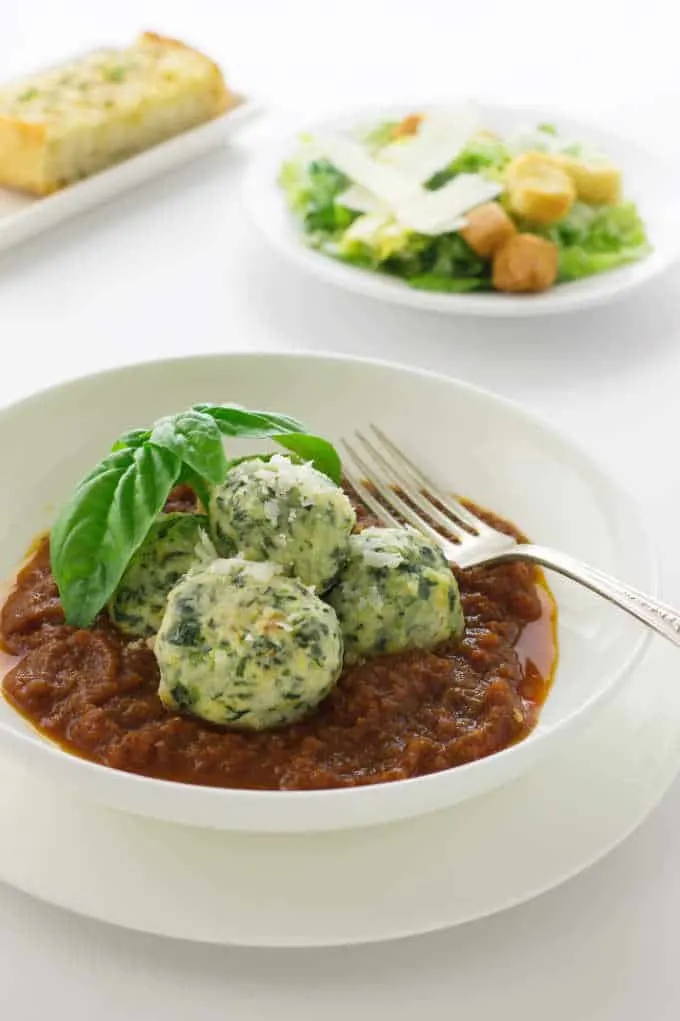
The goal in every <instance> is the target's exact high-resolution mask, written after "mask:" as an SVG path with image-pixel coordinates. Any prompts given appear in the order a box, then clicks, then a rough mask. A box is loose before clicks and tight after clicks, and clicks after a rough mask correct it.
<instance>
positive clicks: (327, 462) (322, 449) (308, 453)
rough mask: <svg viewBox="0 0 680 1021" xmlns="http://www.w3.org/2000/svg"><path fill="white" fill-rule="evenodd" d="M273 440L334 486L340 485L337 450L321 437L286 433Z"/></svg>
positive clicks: (339, 463) (339, 464)
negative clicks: (310, 464) (326, 478)
mask: <svg viewBox="0 0 680 1021" xmlns="http://www.w3.org/2000/svg"><path fill="white" fill-rule="evenodd" d="M274 439H275V440H276V442H277V443H280V444H281V446H282V447H285V448H286V450H291V451H292V452H293V453H294V454H297V456H298V457H299V458H301V459H302V460H303V461H311V462H312V464H313V465H314V467H315V468H316V469H317V470H318V471H320V472H322V473H323V474H324V475H327V476H328V478H329V479H331V481H332V482H335V484H336V485H338V486H339V485H340V483H341V481H342V462H341V461H340V455H339V454H338V452H337V450H336V449H335V447H334V446H333V444H332V443H329V442H328V440H324V439H322V438H321V436H312V435H311V433H288V434H287V435H283V436H275V437H274Z"/></svg>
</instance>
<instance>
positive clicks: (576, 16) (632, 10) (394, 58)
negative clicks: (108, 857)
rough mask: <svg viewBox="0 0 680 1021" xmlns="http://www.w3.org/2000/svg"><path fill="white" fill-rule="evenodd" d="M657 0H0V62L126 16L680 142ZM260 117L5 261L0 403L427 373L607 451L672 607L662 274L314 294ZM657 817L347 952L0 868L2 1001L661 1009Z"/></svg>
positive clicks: (671, 470) (320, 95) (42, 1007)
mask: <svg viewBox="0 0 680 1021" xmlns="http://www.w3.org/2000/svg"><path fill="white" fill-rule="evenodd" d="M670 10H671V5H670V3H669V2H668V0H646V2H645V3H641V2H640V0H635V2H628V0H618V2H615V0H611V2H609V0H607V2H605V0H599V2H598V0H590V2H586V0H572V2H570V3H565V4H563V5H561V6H560V5H557V4H548V3H546V2H540V0H535V2H530V0H515V2H513V3H507V2H505V0H487V2H486V3H485V4H468V5H464V4H463V3H460V2H459V3H456V2H455V0H442V2H434V0H422V2H421V3H420V4H414V3H413V0H407V2H403V0H385V2H383V0H344V2H343V3H342V4H335V3H333V4H331V3H330V2H328V0H326V2H322V0H317V2H313V0H307V2H302V0H269V2H265V0H249V2H247V3H238V2H236V0H221V2H220V0H213V2H208V0H192V2H187V0H117V3H116V4H106V5H104V4H99V3H94V2H93V0H62V2H60V3H54V2H53V3H50V2H49V0H33V2H32V3H31V4H26V3H24V2H23V0H0V78H2V77H7V76H9V75H10V74H13V73H15V72H20V71H22V70H25V69H30V68H31V67H33V66H38V65H40V64H41V63H43V62H45V61H47V60H51V59H55V58H58V57H59V56H60V55H62V54H64V53H69V52H74V51H75V52H77V51H78V50H79V49H81V48H83V47H87V46H88V45H90V44H92V43H93V42H95V43H96V42H100V41H108V40H109V39H114V40H119V39H120V40H123V39H125V38H127V37H128V36H131V35H134V34H135V33H136V31H137V30H138V29H139V28H142V27H145V28H152V29H156V30H164V31H166V32H167V33H168V34H176V35H178V36H179V37H181V38H182V37H184V38H187V39H189V40H192V41H195V43H196V44H198V45H202V46H204V47H205V48H206V49H208V50H209V51H210V52H211V53H212V54H214V55H215V56H216V57H217V58H218V59H220V60H221V61H222V62H223V64H224V65H225V67H227V68H228V70H229V72H230V76H231V78H232V80H233V81H234V83H236V84H237V85H238V86H239V87H243V88H245V89H247V90H249V91H250V92H251V93H256V94H258V96H259V97H260V98H262V99H263V100H264V101H265V102H267V103H268V104H270V105H271V106H273V107H276V108H277V109H279V110H282V111H289V112H292V113H295V112H298V113H303V114H304V113H309V112H316V111H317V110H319V111H321V110H323V109H324V108H325V107H327V106H330V107H335V108H337V107H341V106H342V104H343V103H344V102H352V103H356V102H360V101H362V100H366V101H369V102H373V101H378V102H381V101H384V100H391V99H396V98H401V97H407V96H408V94H409V91H411V93H412V94H413V93H417V94H418V95H419V96H425V95H428V94H429V95H433V96H438V97H445V96H447V94H448V95H451V94H455V93H460V92H463V93H472V92H474V93H475V94H477V95H480V96H482V97H494V96H496V97H497V96H502V97H503V99H505V100H509V101H514V100H518V101H526V102H531V101H533V102H537V101H538V102H540V103H542V104H548V105H554V106H555V107H556V108H557V107H561V106H563V107H565V108H568V109H569V110H570V111H571V112H573V113H576V114H580V115H583V114H588V115H590V116H591V117H592V118H595V119H603V120H606V121H607V123H608V124H610V125H612V126H615V127H616V128H619V129H624V130H626V131H627V133H629V134H630V135H633V136H637V137H639V138H640V139H642V140H644V141H647V142H649V143H650V144H653V145H655V146H656V147H657V148H659V149H663V150H665V151H666V152H668V153H670V154H672V155H677V156H678V157H680V137H677V135H676V137H674V135H673V132H677V128H676V125H677V123H678V118H677V111H678V110H680V81H679V80H678V77H677V60H676V49H677V38H676V33H675V32H674V31H673V30H672V28H671V16H670ZM664 11H666V12H667V13H666V14H664ZM270 130H271V129H270V126H269V124H268V123H267V122H266V121H262V122H260V123H259V124H258V125H254V126H253V127H252V128H251V129H248V130H247V131H244V133H243V135H242V137H241V138H240V139H239V141H238V143H237V144H236V145H235V146H234V148H232V149H230V150H223V151H221V152H219V153H215V154H213V155H211V156H209V157H207V158H204V159H202V160H201V161H200V162H197V163H194V164H193V165H191V166H189V167H186V168H184V169H181V170H179V171H177V172H175V173H173V174H172V175H170V176H168V177H166V178H165V179H163V180H160V181H157V182H154V183H151V184H149V185H147V186H145V187H143V188H141V189H140V190H138V191H137V192H135V193H134V194H130V195H128V196H126V197H124V198H122V199H120V200H118V201H117V202H116V203H115V204H114V205H112V206H110V207H108V208H105V209H101V210H98V211H96V212H94V213H92V214H90V215H88V216H85V217H82V218H81V219H80V220H78V221H74V222H72V223H70V224H67V225H65V226H64V227H62V228H60V229H57V230H56V231H54V232H53V233H52V234H50V235H49V236H45V237H43V238H41V239H39V240H37V241H35V242H33V243H30V244H27V245H25V246H24V247H23V248H21V249H17V250H15V251H13V252H9V253H7V254H5V255H4V256H3V257H2V258H1V259H0V342H1V343H2V349H3V355H4V357H3V366H2V371H1V372H0V403H5V402H7V401H10V400H13V399H15V398H16V397H19V396H21V395H23V394H25V393H27V392H29V391H30V390H33V389H37V388H39V387H42V386H45V385H48V384H50V383H52V382H55V381H58V380H61V379H65V378H67V377H69V376H71V375H73V374H76V373H84V372H87V371H93V370H97V369H99V368H103V367H106V366H112V365H116V364H119V363H122V362H129V361H134V360H145V359H149V358H154V357H159V356H163V355H170V354H181V353H187V352H192V351H228V350H237V349H240V350H244V349H256V348H270V349H285V348H297V349H301V348H315V349H319V350H336V351H346V352H353V353H357V354H365V355H373V356H379V357H384V358H389V359H393V360H398V361H403V362H410V363H414V364H417V365H421V366H424V367H427V368H432V369H437V370H441V371H445V372H447V373H449V374H451V375H457V376H460V377H462V378H464V379H468V380H471V381H473V382H475V383H478V384H481V385H483V386H486V387H489V388H492V389H495V390H497V391H499V392H501V393H504V394H506V395H509V396H512V397H514V398H516V399H519V400H521V401H522V402H524V403H525V404H526V405H527V406H529V407H531V408H534V409H536V410H537V411H539V412H543V413H544V414H546V415H548V416H549V417H550V418H551V419H552V420H553V421H554V422H555V423H557V424H558V425H559V426H561V427H562V428H563V429H565V430H566V431H567V432H569V433H570V434H572V435H573V436H575V437H576V438H578V439H580V440H581V441H582V442H584V443H585V444H587V445H588V446H589V448H590V449H591V450H592V451H593V453H594V454H596V455H597V456H599V457H600V458H602V459H603V460H605V461H607V462H608V463H609V465H610V467H611V469H612V471H613V472H614V473H615V474H616V475H618V476H619V478H620V480H621V481H622V482H623V483H624V484H625V485H627V486H628V487H630V488H634V489H635V490H636V491H637V493H638V495H639V497H640V498H641V500H642V502H643V504H644V506H645V508H646V510H647V512H648V514H649V517H650V519H652V518H654V519H655V521H656V524H657V528H658V536H659V540H660V543H661V544H663V546H664V547H665V548H666V549H667V550H668V552H667V554H666V555H665V556H664V558H663V560H664V564H663V586H664V590H665V594H666V597H667V598H668V599H669V600H670V601H674V602H675V603H676V604H680V558H679V557H678V553H679V552H680V550H679V542H678V539H677V508H678V504H679V503H680V499H679V498H680V471H679V470H678V464H677V456H676V446H675V443H674V440H675V437H676V436H677V427H678V424H679V423H680V411H679V404H678V398H677V392H678V390H679V389H680V290H679V288H678V285H679V284H680V270H677V271H673V272H671V273H670V274H669V275H667V276H666V277H665V278H663V279H662V280H660V281H658V282H657V283H655V284H652V285H651V286H649V287H647V288H645V289H644V290H642V291H640V292H639V293H636V294H635V296H634V297H632V298H631V299H630V300H626V301H624V302H622V303H620V304H618V305H615V306H613V307H611V308H608V309H601V310H595V311H590V312H587V313H583V314H576V315H571V316H568V317H565V318H561V319H549V320H545V321H543V322H540V321H527V322H526V323H523V322H513V323H502V322H493V321H489V322H482V321H464V320H454V319H448V318H444V317H438V316H429V317H428V316H426V315H420V314H417V313H415V312H409V311H405V310H403V309H396V308H388V307H382V306H380V305H378V304H374V303H372V302H370V301H368V300H365V299H360V298H354V297H351V296H349V295H345V294H343V293H340V292H336V291H334V290H331V289H329V288H328V287H326V286H325V285H322V284H321V283H318V282H315V281H313V280H308V279H306V278H305V277H303V276H301V275H300V274H299V272H298V271H296V270H294V269H292V268H289V267H288V266H286V265H284V264H283V263H282V262H281V261H280V260H279V258H278V257H277V256H276V255H274V254H272V253H270V252H269V251H267V250H266V249H265V248H264V246H263V244H262V243H261V242H260V240H259V238H258V237H255V236H253V232H252V230H251V229H250V227H249V225H248V223H247V221H246V219H245V217H244V214H243V212H242V209H241V200H240V186H241V181H242V177H243V173H244V171H245V169H246V167H247V165H248V160H249V159H250V154H251V152H252V151H253V147H254V146H255V145H256V144H257V142H258V141H260V140H261V139H262V138H264V137H266V135H267V134H268V132H269V131H270ZM228 396H229V395H228V394H225V399H226V398H228ZM282 403H285V402H284V401H282ZM3 442H7V439H6V438H3ZM556 498H558V497H556ZM653 655H654V651H652V656H653ZM679 811H680V785H678V784H677V783H676V785H675V787H674V788H673V790H672V791H671V792H670V794H669V795H668V796H667V797H666V799H665V801H664V802H663V804H662V805H661V807H660V808H659V809H657V810H656V811H655V812H654V814H653V815H652V816H651V818H650V819H649V820H648V821H647V822H646V823H645V824H644V826H643V827H642V828H641V829H640V830H639V831H638V832H637V833H636V834H635V835H634V836H633V837H631V838H630V839H629V840H628V841H627V842H626V843H625V844H624V845H623V846H622V847H621V848H619V849H618V850H617V851H615V852H614V853H612V854H611V855H610V856H609V857H608V858H607V859H606V860H605V861H603V862H602V863H600V864H599V865H597V866H595V867H593V868H592V869H590V870H589V871H588V872H587V873H585V874H583V875H582V876H580V877H579V878H577V879H575V880H572V881H571V882H569V883H568V884H567V885H566V886H564V887H562V888H561V889H558V890H555V891H553V892H552V893H549V894H547V895H545V896H543V897H541V898H539V899H538V900H536V901H534V902H532V903H529V904H526V905H524V906H522V907H520V908H517V909H514V910H512V911H510V912H507V913H505V914H503V915H500V916H497V917H495V918H491V919H488V920H485V921H483V922H478V923H475V924H472V925H469V926H466V927H463V928H461V929H458V930H453V931H450V932H446V933H443V934H439V935H436V936H427V937H421V938H419V939H415V940H409V941H406V942H403V943H399V944H385V945H382V946H375V947H369V948H364V949H349V950H332V951H330V950H329V951H314V952H261V951H258V952H255V951H245V950H243V951H241V950H235V949H221V948H215V947H212V948H210V947H202V946H196V945H191V944H188V943H174V942H171V941H167V940H162V939H159V938H152V937H147V936H141V935H138V934H135V933H129V932H124V931H121V930H117V929H114V928H111V927H108V926H105V925H103V924H98V923H95V922H91V921H85V920H83V919H80V918H77V917H75V916H72V915H70V914H68V913H66V912H64V911H61V910H58V909H56V908H52V907H49V906H46V905H44V904H41V903H38V902H37V901H34V900H32V899H31V898H29V897H27V896H25V895H23V894H20V893H18V892H16V891H15V890H13V889H10V888H8V887H6V886H2V885H1V884H0V1014H1V1015H2V1017H3V1018H4V1017H7V1018H12V1019H13V1021H34V1019H38V1018H42V1017H47V1016H61V1015H62V1013H63V1014H64V1016H66V1013H67V1012H68V1016H70V1017H71V1018H72V1019H74V1021H80V1019H85V1018H89V1017H90V1016H92V1015H93V1014H94V1012H95V1011H97V1012H98V1017H99V1018H101V1021H111V1019H118V1018H122V1017H126V1018H130V1019H132V1021H137V1019H144V1021H161V1019H162V1021H176V1019H177V1021H179V1019H182V1021H184V1019H191V1021H203V1019H208V1018H210V1019H213V1018H215V1017H225V1018H226V1017H229V1018H232V1019H234V1021H255V1019H257V1021H268V1019H269V1018H272V1019H273V1018H276V1019H277V1021H288V1019H293V1018H296V1019H299V1018H302V1019H306V1018H310V1019H311V1018H314V1019H316V1018H324V1019H325V1021H340V1019H343V1021H344V1019H346V1018H347V1017H348V1016H349V1017H355V1018H357V1019H358V1021H364V1019H371V1021H381V1019H383V1018H384V1019H388V1018H389V1019H391V1021H399V1019H406V1018H410V1017H411V1016H412V1014H413V1013H414V1012H417V1011H421V1012H422V1011H423V1010H428V1011H431V1012H432V1013H433V1014H434V1013H436V1015H437V1016H438V1017H439V1016H441V1017H474V1018H479V1019H480V1021H486V1019H487V1018H496V1017H497V1016H502V1017H503V1018H505V1019H509V1021H514V1019H520V1018H521V1019H528V1021H533V1019H534V1018H536V1019H538V1018H541V1019H543V1018H546V1017H547V1018H550V1019H551V1021H567V1019H569V1021H572V1019H573V1018H575V1017H576V1018H579V1021H638V1018H639V1017H640V1016H645V1017H649V1018H650V1019H653V1021H671V1019H676V1018H677V1017H678V1014H679V1012H680V969H679V968H678V965H677V951H678V945H679V943H680V867H679V866H678V863H679V862H680V824H679V823H678V812H679ZM45 839H47V840H49V839H50V835H49V834H45ZM111 880H112V882H115V876H112V877H111Z"/></svg>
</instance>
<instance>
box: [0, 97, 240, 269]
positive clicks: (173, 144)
mask: <svg viewBox="0 0 680 1021" xmlns="http://www.w3.org/2000/svg"><path fill="white" fill-rule="evenodd" d="M259 109H260V108H259V106H258V104H256V103H254V102H252V101H250V100H242V102H241V103H240V105H239V106H236V107H234V108H233V109H231V110H229V111H228V112H227V113H225V114H223V115H222V116H221V117H216V118H215V120H212V121H209V122H208V123H207V124H202V125H200V127H197V128H193V129H191V130H190V131H185V132H183V133H182V134H181V135H177V136H176V137H175V138H171V139H169V140H168V141H167V142H161V143H159V144H158V145H156V146H154V147H153V148H152V149H147V150H146V151H145V152H142V153H139V154H138V155H137V156H131V157H130V158H129V159H126V160H125V161H124V162H122V163H118V164H116V166H113V167H110V168H109V169H107V170H102V171H101V172H100V173H98V174H95V175H94V176H93V177H88V178H87V179H85V180H83V181H79V182H78V183H77V184H72V185H70V186H69V187H68V188H65V189H64V190H63V191H58V192H55V194H53V195H48V196H46V197H44V198H36V197H35V196H31V195H24V194H21V193H19V192H13V191H8V190H7V189H3V188H0V251H2V250H4V249H7V248H11V247H12V246H13V245H17V244H20V243H21V242H22V241H26V240H28V239H29V238H31V237H34V236H35V235H37V234H40V233H42V232H43V231H46V230H49V229H50V228H51V227H54V226H56V225H57V224H59V223H62V222H63V221H64V220H67V219H69V218H70V217H72V216H76V215H77V214H78V213H84V212H85V211H86V210H88V209H92V208H93V207H95V206H98V205H101V204H102V203H104V202H108V201H110V200H111V199H112V198H115V196H116V195H120V194H121V193H122V192H125V191H128V190H129V189H131V188H135V187H136V186H137V185H139V184H142V183H143V182H144V181H148V180H150V179H151V178H153V177H157V176H159V175H161V174H163V173H165V172H166V171H168V170H172V169H173V168H174V167H177V166H179V165H180V164H182V163H186V162H188V161H189V160H191V159H193V158H194V157H196V156H200V155H201V154H202V153H205V152H208V151H209V150H210V149H213V148H215V147H217V146H219V145H221V144H222V143H223V142H224V141H225V140H226V139H228V138H229V137H230V136H231V135H232V134H233V133H234V131H236V130H237V129H238V128H239V127H240V126H241V124H242V123H243V122H244V121H245V120H248V119H250V118H251V117H252V116H253V115H254V114H255V113H257V112H258V110H259Z"/></svg>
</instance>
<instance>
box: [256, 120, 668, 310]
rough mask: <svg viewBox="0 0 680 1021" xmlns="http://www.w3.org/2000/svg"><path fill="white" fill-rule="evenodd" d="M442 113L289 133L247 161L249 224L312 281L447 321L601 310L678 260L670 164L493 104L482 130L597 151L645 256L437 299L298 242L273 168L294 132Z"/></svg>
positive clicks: (615, 141)
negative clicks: (616, 182)
mask: <svg viewBox="0 0 680 1021" xmlns="http://www.w3.org/2000/svg"><path fill="white" fill-rule="evenodd" d="M446 109H447V107H446V106H445V105H443V104H414V106H413V107H406V106H404V105H403V104H401V105H399V106H392V107H382V108H377V109H370V108H368V109H367V108H364V109H360V110H355V111H354V112H352V113H349V114H348V113H345V114H342V115H341V116H336V117H327V118H325V119H323V120H317V121H315V122H314V123H311V124H303V125H301V126H300V128H299V129H298V130H297V131H295V133H294V134H292V135H288V136H287V137H286V138H285V139H283V140H279V141H277V143H276V144H273V145H271V146H269V147H268V148H267V149H265V150H263V151H262V153H261V154H260V155H259V156H258V158H257V160H256V161H255V163H254V164H253V166H252V168H251V170H250V173H249V176H248V178H247V181H246V188H245V199H246V206H247V209H248V212H249V214H250V217H251V219H252V221H253V222H254V224H255V225H256V226H257V227H258V229H259V230H260V232H261V233H262V235H263V236H264V237H265V238H266V239H267V240H268V241H269V242H270V243H271V244H272V245H273V247H274V248H276V249H278V251H279V252H280V253H281V254H282V255H283V256H285V257H286V258H288V259H290V260H291V261H292V262H294V263H296V264H297V265H298V266H299V267H300V268H301V269H303V270H306V271H307V272H308V273H311V274H312V275H314V276H316V277H318V278H319V279H320V280H324V281H326V282H327V283H330V284H335V285H337V286H338V287H342V288H343V289H345V290H347V291H353V292H354V293H356V294H361V295H364V296H365V297H370V298H377V299H379V300H381V301H386V302H391V303H393V304H397V305H406V306H409V307H410V308H418V309H423V310H426V311H430V312H445V313H449V314H451V315H476V316H492V317H500V318H504V317H512V318H516V317H523V316H535V315H548V314H550V313H556V312H568V311H572V310H576V309H581V308H586V307H588V306H591V305H599V304H603V303H605V302H608V301H612V300H613V299H615V298H619V297H623V296H624V295H625V294H627V293H629V292H630V291H631V290H632V289H633V288H635V287H637V286H639V285H640V284H642V283H644V282H645V281H647V280H651V279H652V278H653V277H656V276H658V275H659V274H660V273H661V272H663V271H664V270H666V269H667V268H669V267H670V266H671V265H672V264H673V263H674V262H676V261H677V259H678V258H679V257H680V199H679V198H678V194H677V188H676V187H675V182H676V179H677V170H676V168H675V167H674V166H673V164H672V163H670V162H666V161H665V160H664V159H661V158H660V157H659V156H658V155H655V154H653V153H651V152H649V151H647V150H645V149H644V148H642V147H641V146H638V145H637V144H635V143H634V142H632V141H629V140H627V139H625V138H623V137H621V136H619V135H617V134H614V133H612V132H608V131H606V130H603V129H602V128H600V127H599V126H596V125H592V124H588V123H584V122H581V121H578V120H575V119H574V118H572V117H567V116H562V115H561V114H558V113H556V112H555V110H552V111H551V110H546V109H538V108H534V107H524V106H519V107H517V106H514V107H511V106H503V105H500V104H479V105H478V111H479V121H480V124H481V125H482V126H483V127H484V128H485V129H487V130H490V131H494V132H497V133H498V134H499V135H501V136H504V135H507V134H510V133H516V132H519V131H524V130H526V129H533V128H535V126H536V125H537V124H540V123H556V125H557V127H558V128H559V130H560V133H561V134H563V135H564V136H565V137H568V138H573V139H576V140H579V141H581V142H584V143H588V144H590V145H592V146H595V147H597V148H598V149H600V150H601V151H602V152H603V153H604V154H605V155H606V156H608V157H609V158H610V160H611V161H612V162H613V163H614V164H616V165H617V166H618V167H620V168H621V170H622V173H623V192H624V197H625V198H627V199H631V200H632V201H634V202H635V203H636V204H637V206H638V209H639V211H640V215H641V216H642V219H643V220H644V223H645V225H646V228H647V236H648V238H649V240H650V243H651V246H652V251H651V252H650V254H649V255H647V256H646V257H645V258H644V259H641V260H640V261H639V262H635V263H631V264H630V265H628V266H623V267H621V268H619V269H614V270H610V271H609V272H605V273H599V274H597V275H596V276H591V277H587V278H585V279H583V280H576V281H572V282H569V283H563V284H557V285H555V286H554V287H551V288H550V289H549V290H547V291H544V292H542V293H540V294H519V295H512V294H500V293H498V292H483V293H477V292H472V293H468V294H442V293H435V292H428V291H419V290H416V289H415V288H413V287H409V285H408V284H406V283H405V282H404V281H402V280H398V279H395V278H392V277H389V276H386V275H385V274H381V273H376V272H374V271H372V270H368V269H362V268H358V267H356V266H352V265H349V264H347V263H343V262H340V261H338V260H337V259H333V258H331V257H329V256H328V255H325V254H323V253H321V252H318V251H315V250H314V249H313V248H310V247H309V246H308V245H307V244H306V243H305V238H304V234H303V231H302V230H301V228H300V226H299V224H298V223H297V221H296V219H295V216H294V215H293V214H292V213H291V211H290V210H289V209H288V207H287V205H286V200H285V196H284V193H283V191H282V190H281V188H280V187H279V185H278V183H277V179H278V176H279V172H280V169H281V165H282V164H283V162H284V161H285V160H287V159H289V158H290V157H291V156H293V155H294V154H295V152H296V150H297V149H298V148H299V145H300V136H301V135H303V134H308V135H311V136H314V135H315V134H322V133H323V134H333V133H337V132H340V133H342V132H349V131H355V130H357V129H361V128H363V127H366V128H367V129H368V128H370V127H371V126H374V125H376V124H379V123H380V122H381V121H387V120H396V119H401V118H402V117H404V116H406V115H407V114H409V113H413V112H414V110H418V111H420V112H424V113H428V112H429V113H434V112H438V113H442V112H445V111H446Z"/></svg>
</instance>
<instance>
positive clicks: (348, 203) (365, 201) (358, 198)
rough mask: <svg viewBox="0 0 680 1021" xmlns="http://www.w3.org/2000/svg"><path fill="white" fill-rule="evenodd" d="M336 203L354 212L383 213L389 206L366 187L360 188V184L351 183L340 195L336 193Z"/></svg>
mask: <svg viewBox="0 0 680 1021" xmlns="http://www.w3.org/2000/svg"><path fill="white" fill-rule="evenodd" d="M335 201H336V203H337V204H338V205H339V206H344V207H345V209H351V210H353V212H355V213H385V212H387V211H388V209H389V206H387V205H386V203H385V202H382V201H381V200H380V199H379V198H378V197H377V195H374V194H373V192H372V191H369V190H368V188H362V186H361V185H360V184H353V185H352V186H351V187H350V188H348V189H347V191H343V193H342V195H338V197H337V198H336V200H335Z"/></svg>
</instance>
